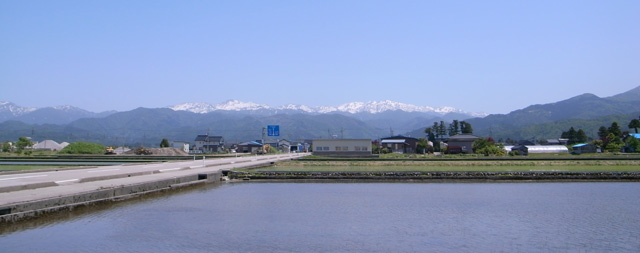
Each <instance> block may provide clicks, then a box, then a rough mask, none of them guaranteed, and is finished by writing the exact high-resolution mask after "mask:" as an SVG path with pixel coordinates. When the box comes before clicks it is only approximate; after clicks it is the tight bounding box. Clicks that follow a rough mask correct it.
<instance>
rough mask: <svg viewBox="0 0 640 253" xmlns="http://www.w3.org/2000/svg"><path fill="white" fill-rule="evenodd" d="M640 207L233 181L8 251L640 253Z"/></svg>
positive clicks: (574, 195) (606, 201)
mask: <svg viewBox="0 0 640 253" xmlns="http://www.w3.org/2000/svg"><path fill="white" fill-rule="evenodd" d="M639 214H640V183H486V184H482V183H282V182H269V183H256V182H250V183H227V184H222V185H207V186H201V187H195V188H191V189H185V190H181V191H179V192H175V193H171V194H166V195H162V194H156V195H154V196H145V197H142V198H139V199H136V200H133V201H127V202H119V203H115V204H113V205H104V206H97V207H89V208H86V209H85V210H74V211H73V212H68V213H66V214H58V215H52V216H51V217H47V218H46V220H47V221H46V222H44V221H39V220H36V221H32V222H31V223H29V225H25V226H23V227H22V228H20V229H14V230H12V231H9V232H5V233H3V235H1V236H0V251H2V252H15V251H20V252H34V251H103V252H106V251H109V252H112V251H133V252H139V251H145V252H148V251H153V252H175V251H188V252H200V251H201V252H211V251H221V252H247V251H248V252H256V251H258V252H274V251H275V252H279V251H294V252H308V251H322V252H326V251H374V252H380V251H386V252H388V251H392V252H415V251H427V250H428V251H456V252H458V251H553V252H555V251H615V252H624V251H628V252H637V251H638V250H640V229H639V228H640V215H639ZM56 216H57V217H56ZM32 238H38V240H35V241H34V240H33V239H32ZM43 249H46V250H43Z"/></svg>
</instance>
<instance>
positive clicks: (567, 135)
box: [560, 127, 578, 144]
mask: <svg viewBox="0 0 640 253" xmlns="http://www.w3.org/2000/svg"><path fill="white" fill-rule="evenodd" d="M577 136H578V131H576V130H575V129H574V128H573V127H571V128H569V131H566V132H562V135H560V138H564V139H567V144H574V143H576V139H577V138H576V137H577Z"/></svg>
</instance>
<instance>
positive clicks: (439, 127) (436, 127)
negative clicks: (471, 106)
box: [424, 120, 473, 141]
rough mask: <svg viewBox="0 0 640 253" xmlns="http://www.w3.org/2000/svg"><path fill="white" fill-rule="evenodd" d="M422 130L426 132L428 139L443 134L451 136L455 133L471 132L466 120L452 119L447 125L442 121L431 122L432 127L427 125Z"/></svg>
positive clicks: (439, 137) (433, 139)
mask: <svg viewBox="0 0 640 253" xmlns="http://www.w3.org/2000/svg"><path fill="white" fill-rule="evenodd" d="M424 132H425V133H426V134H427V139H428V140H429V141H435V140H436V139H441V138H442V137H444V136H447V135H448V136H453V135H456V134H472V133H473V128H472V127H471V124H470V123H469V122H466V121H458V120H454V121H453V122H451V123H449V126H448V127H447V125H445V123H444V121H440V122H433V126H432V127H427V128H426V129H425V130H424Z"/></svg>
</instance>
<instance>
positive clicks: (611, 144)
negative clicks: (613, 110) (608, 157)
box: [593, 119, 640, 152]
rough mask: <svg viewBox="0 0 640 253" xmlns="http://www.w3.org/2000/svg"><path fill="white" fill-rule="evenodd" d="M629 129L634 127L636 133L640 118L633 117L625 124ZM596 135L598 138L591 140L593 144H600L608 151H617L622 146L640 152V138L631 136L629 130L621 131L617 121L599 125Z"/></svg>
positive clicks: (639, 125) (630, 150) (639, 126)
mask: <svg viewBox="0 0 640 253" xmlns="http://www.w3.org/2000/svg"><path fill="white" fill-rule="evenodd" d="M627 126H628V127H629V129H634V130H635V132H636V133H638V128H640V120H638V119H633V120H631V121H630V122H629V124H628V125H627ZM598 137H600V139H598V140H595V141H594V142H593V144H594V145H596V146H600V147H602V148H603V149H605V150H607V151H610V152H617V151H620V150H622V149H623V148H624V149H626V151H629V152H640V140H638V139H637V138H636V137H634V136H631V135H630V134H629V131H622V130H621V129H620V125H618V122H613V123H611V126H609V127H605V126H600V128H599V129H598Z"/></svg>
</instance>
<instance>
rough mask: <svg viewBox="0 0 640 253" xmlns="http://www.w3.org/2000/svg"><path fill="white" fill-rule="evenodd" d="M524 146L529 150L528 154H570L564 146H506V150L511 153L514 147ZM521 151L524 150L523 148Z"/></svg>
mask: <svg viewBox="0 0 640 253" xmlns="http://www.w3.org/2000/svg"><path fill="white" fill-rule="evenodd" d="M517 146H522V147H526V148H527V154H554V153H569V149H568V148H567V147H565V146H563V145H516V146H504V150H505V151H507V152H509V151H511V150H512V149H513V148H514V147H517ZM522 147H521V149H524V148H522Z"/></svg>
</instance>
